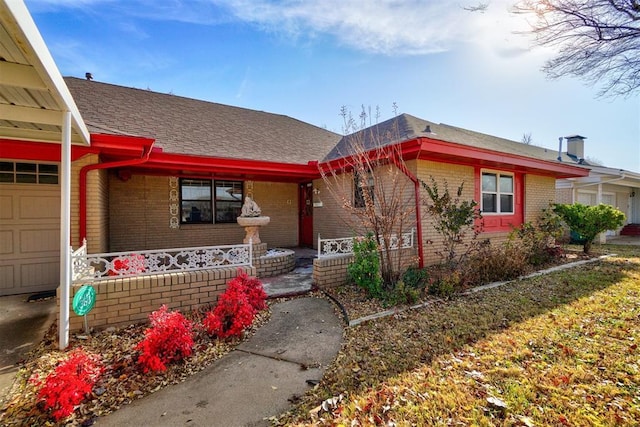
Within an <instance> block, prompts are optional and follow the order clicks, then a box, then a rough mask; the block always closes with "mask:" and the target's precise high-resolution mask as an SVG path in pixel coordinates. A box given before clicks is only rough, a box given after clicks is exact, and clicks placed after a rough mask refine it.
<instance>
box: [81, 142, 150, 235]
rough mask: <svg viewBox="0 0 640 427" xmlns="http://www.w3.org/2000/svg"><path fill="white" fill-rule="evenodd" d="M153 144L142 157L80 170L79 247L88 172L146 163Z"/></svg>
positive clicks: (83, 229)
mask: <svg viewBox="0 0 640 427" xmlns="http://www.w3.org/2000/svg"><path fill="white" fill-rule="evenodd" d="M153 144H155V140H152V141H151V144H150V145H149V146H145V147H144V148H143V151H142V155H141V157H140V158H138V159H131V160H119V161H115V162H109V163H97V164H93V165H87V166H84V167H83V168H82V169H80V245H82V241H83V240H84V239H85V238H86V237H87V174H88V173H89V172H90V171H93V170H98V169H113V168H119V167H124V166H134V165H141V164H143V163H146V162H148V161H149V157H150V156H151V151H152V149H153Z"/></svg>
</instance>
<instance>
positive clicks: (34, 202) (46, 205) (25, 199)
mask: <svg viewBox="0 0 640 427" xmlns="http://www.w3.org/2000/svg"><path fill="white" fill-rule="evenodd" d="M19 206H20V210H19V211H18V215H19V217H20V219H21V220H27V219H37V220H42V219H57V220H58V221H59V220H60V197H45V196H42V195H38V196H21V197H20V204H19Z"/></svg>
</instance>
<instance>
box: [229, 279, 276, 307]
mask: <svg viewBox="0 0 640 427" xmlns="http://www.w3.org/2000/svg"><path fill="white" fill-rule="evenodd" d="M236 288H238V290H239V291H240V292H244V294H245V295H246V296H247V300H248V301H249V304H251V306H252V307H253V308H254V309H255V310H256V312H258V311H260V310H264V309H265V308H267V304H266V303H265V300H266V299H267V294H266V293H265V292H264V288H263V287H262V282H260V280H258V278H257V277H250V276H249V275H247V273H245V272H238V276H237V277H235V278H234V279H232V280H231V281H230V282H229V283H228V284H227V290H235V289H236Z"/></svg>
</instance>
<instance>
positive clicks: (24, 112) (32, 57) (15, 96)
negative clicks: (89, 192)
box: [0, 0, 90, 349]
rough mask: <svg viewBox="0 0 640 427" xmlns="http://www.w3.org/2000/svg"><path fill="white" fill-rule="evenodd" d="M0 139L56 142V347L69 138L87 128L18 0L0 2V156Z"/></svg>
mask: <svg viewBox="0 0 640 427" xmlns="http://www.w3.org/2000/svg"><path fill="white" fill-rule="evenodd" d="M2 139H4V140H14V141H15V140H18V141H36V142H45V143H53V144H59V145H60V294H59V296H60V316H59V322H58V335H59V347H60V348H61V349H64V348H66V347H67V346H68V345H69V296H70V292H71V291H70V286H71V246H70V240H71V227H70V222H71V196H70V194H71V144H81V145H89V144H90V139H89V131H88V130H87V127H86V126H85V124H84V122H83V121H82V117H80V112H79V111H78V107H77V106H76V104H75V102H74V101H73V98H72V97H71V93H70V92H69V89H68V88H67V86H66V84H65V83H64V80H63V79H62V75H61V74H60V71H59V70H58V67H57V66H56V64H55V62H54V61H53V58H52V57H51V53H49V49H47V46H46V44H45V43H44V40H43V39H42V36H41V35H40V32H39V31H38V28H37V27H36V24H35V22H33V18H31V15H30V14H29V11H28V10H27V7H26V6H25V4H24V2H23V1H22V0H10V1H8V2H7V1H2V2H0V157H2V141H1V140H2Z"/></svg>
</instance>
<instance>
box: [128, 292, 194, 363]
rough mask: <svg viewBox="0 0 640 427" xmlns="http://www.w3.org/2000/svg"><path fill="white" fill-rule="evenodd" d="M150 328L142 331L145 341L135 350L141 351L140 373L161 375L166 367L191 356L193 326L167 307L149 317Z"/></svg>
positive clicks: (139, 358)
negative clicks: (141, 371) (150, 372)
mask: <svg viewBox="0 0 640 427" xmlns="http://www.w3.org/2000/svg"><path fill="white" fill-rule="evenodd" d="M149 321H150V322H151V327H150V328H147V329H146V330H145V331H144V335H145V337H144V339H143V340H142V341H141V342H140V343H139V344H138V345H137V346H136V350H140V351H142V353H141V354H140V356H139V357H138V364H140V365H141V366H142V369H143V371H144V372H145V373H146V372H149V371H164V370H166V369H167V366H166V365H167V364H168V363H171V362H173V361H178V360H182V359H183V358H185V357H188V356H190V355H191V352H192V349H193V336H192V331H193V323H192V322H190V321H189V320H187V319H186V318H185V317H184V316H183V315H182V313H180V312H179V311H169V310H168V309H167V306H166V305H164V304H163V305H162V306H161V307H160V309H158V310H156V311H154V312H153V313H151V314H150V315H149Z"/></svg>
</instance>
